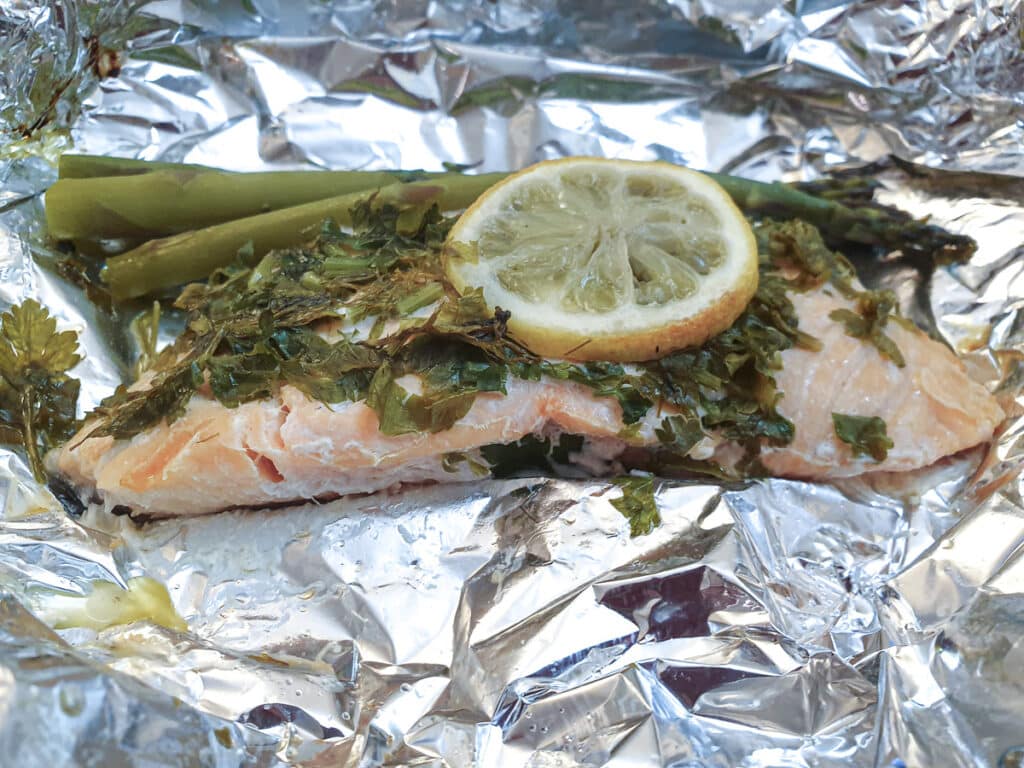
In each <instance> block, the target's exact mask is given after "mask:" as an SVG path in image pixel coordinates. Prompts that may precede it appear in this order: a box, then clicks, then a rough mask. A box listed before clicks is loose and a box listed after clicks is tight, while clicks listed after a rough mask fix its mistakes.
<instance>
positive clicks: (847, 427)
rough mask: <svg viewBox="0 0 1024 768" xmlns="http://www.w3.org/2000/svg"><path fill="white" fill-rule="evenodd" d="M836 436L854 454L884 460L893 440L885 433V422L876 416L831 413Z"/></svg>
mask: <svg viewBox="0 0 1024 768" xmlns="http://www.w3.org/2000/svg"><path fill="white" fill-rule="evenodd" d="M832 426H833V428H834V429H835V432H836V437H838V438H839V439H840V440H842V441H843V442H844V443H846V444H847V445H849V446H850V447H851V448H852V449H853V455H854V456H870V457H871V458H873V459H874V460H875V461H884V460H885V457H886V456H887V455H888V453H889V449H890V448H892V446H893V442H892V440H891V439H890V438H889V436H888V435H887V434H886V433H885V422H884V421H883V420H882V419H880V418H878V417H877V416H850V415H848V414H844V413H833V414H832Z"/></svg>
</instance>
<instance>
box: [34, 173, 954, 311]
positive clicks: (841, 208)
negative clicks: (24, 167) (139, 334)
mask: <svg viewBox="0 0 1024 768" xmlns="http://www.w3.org/2000/svg"><path fill="white" fill-rule="evenodd" d="M189 173H191V179H193V182H192V183H196V182H195V181H194V180H196V179H199V178H200V177H207V176H209V177H220V178H224V177H233V178H236V179H247V182H246V183H248V184H251V185H252V186H251V187H250V189H251V190H253V194H254V198H255V197H258V193H259V192H260V191H261V189H260V187H261V185H263V186H265V185H266V183H267V180H268V178H270V177H273V176H276V175H277V174H224V173H217V172H212V171H211V172H208V173H203V174H197V173H195V172H189V171H187V172H182V173H180V174H167V173H166V172H164V173H150V174H146V176H142V177H136V178H138V179H149V178H160V177H161V176H165V175H172V176H183V175H187V174H189ZM398 173H399V174H401V172H398ZM284 175H287V176H289V177H290V178H293V179H295V186H294V189H298V190H300V191H304V190H303V189H302V185H305V186H307V187H312V186H313V185H314V184H315V183H317V182H316V181H315V180H316V179H318V178H319V177H323V178H329V177H334V178H338V179H340V180H341V181H340V182H339V183H341V184H352V185H353V186H356V181H352V180H351V179H365V178H367V177H368V175H367V174H364V173H362V172H358V171H339V172H290V173H286V174H284ZM372 175H373V176H374V177H375V178H376V177H377V174H372ZM708 175H709V176H711V177H712V178H713V179H715V181H717V182H718V183H719V184H721V185H722V187H723V188H724V189H725V190H726V191H727V192H728V193H729V194H730V195H731V196H732V197H733V199H734V200H735V201H736V203H737V204H738V205H739V206H740V208H742V209H743V210H744V211H745V212H746V213H747V215H750V216H776V217H783V218H799V219H803V220H805V221H807V222H809V223H811V224H814V225H815V226H817V227H818V228H819V229H820V230H821V231H822V234H823V235H824V236H825V238H826V240H828V241H829V242H830V243H831V244H833V245H834V246H840V245H842V244H843V243H850V242H853V243H859V244H863V245H869V246H882V247H886V248H898V249H901V250H903V251H904V252H906V253H910V254H915V255H925V256H927V257H929V258H933V259H935V260H937V261H952V260H963V259H966V258H967V257H969V256H970V254H971V253H973V250H974V242H973V241H972V240H971V239H970V238H966V237H963V236H960V235H953V234H950V233H949V232H946V231H945V230H943V229H941V228H939V227H935V226H933V225H930V224H927V223H926V222H920V221H917V220H914V219H913V218H912V217H910V216H909V215H908V214H906V213H904V212H903V211H899V210H897V209H894V208H889V207H886V206H882V205H878V204H876V203H872V202H870V201H869V200H868V198H867V194H866V188H865V183H868V184H869V183H870V182H863V181H856V180H846V181H844V182H843V183H842V184H841V185H839V186H835V185H833V186H830V187H828V188H822V189H821V191H823V192H824V193H826V194H827V197H819V196H816V195H811V194H807V193H806V192H804V191H801V190H800V189H798V188H796V187H794V186H789V185H785V184H779V183H774V184H766V183H763V182H757V181H751V180H749V179H742V178H738V177H735V176H728V175H725V174H717V173H711V174H708ZM433 176H434V177H433V178H432V179H431V180H430V181H427V182H421V183H420V184H421V185H422V184H426V185H427V186H431V185H434V186H438V187H440V188H442V189H443V190H444V192H442V193H441V194H442V200H443V202H444V203H445V207H446V208H448V209H450V210H451V209H456V208H459V207H462V206H465V205H468V204H469V203H471V202H472V201H473V200H474V199H475V198H476V197H477V196H478V195H479V194H480V193H482V192H483V191H484V190H485V189H486V188H488V187H489V186H491V185H492V184H494V183H496V182H497V181H499V180H500V179H502V178H504V176H505V174H500V173H496V174H486V175H480V176H462V175H460V174H453V173H452V174H434V175H433ZM385 177H387V178H388V179H389V180H390V179H391V178H392V177H391V176H390V175H388V174H385ZM128 178H131V177H128ZM116 180H117V179H96V180H92V181H91V182H90V183H94V182H96V181H104V182H111V181H116ZM299 182H302V184H301V185H300V184H299ZM176 183H177V182H176ZM217 183H221V182H217ZM225 183H226V182H225ZM360 183H361V182H360ZM399 187H400V185H399ZM399 187H394V188H390V187H389V188H388V189H389V190H390V191H389V192H388V195H394V194H396V193H397V190H398V189H399ZM190 189H191V188H190ZM140 194H141V193H140ZM208 197H209V196H204V197H203V199H202V202H204V203H209V204H211V205H212V204H213V202H214V201H211V200H208V199H207V198H208ZM364 197H365V193H362V194H361V193H358V192H355V193H352V194H350V195H347V196H346V195H342V196H340V197H332V198H330V199H326V200H320V201H318V202H310V203H305V204H303V205H298V206H295V207H294V209H293V208H291V207H289V208H281V209H279V210H277V211H276V212H272V213H268V214H262V215H252V216H248V217H246V218H243V219H238V220H235V221H229V222H227V223H224V224H219V225H215V226H211V227H208V228H207V229H200V230H197V231H195V232H194V233H187V234H182V235H180V236H178V237H170V238H166V239H163V240H156V241H152V242H150V243H146V244H145V245H143V246H141V247H139V248H136V249H134V250H132V251H130V252H128V253H125V254H122V255H121V256H118V257H114V258H112V259H110V261H109V262H108V269H107V271H106V279H107V282H108V283H109V284H110V286H111V289H112V292H113V294H114V296H115V298H127V297H132V296H140V295H143V294H145V293H149V292H153V291H158V290H161V289H164V288H167V287H170V286H173V285H178V284H181V283H183V282H187V281H189V280H194V279H199V278H202V277H205V276H206V275H207V274H208V273H209V272H210V271H212V270H213V269H215V268H217V267H220V266H224V265H225V264H229V263H230V262H231V261H232V260H233V259H234V258H235V254H236V252H237V250H238V248H240V247H241V246H242V245H244V244H245V243H246V242H248V241H249V240H252V241H253V243H254V246H255V247H256V250H257V252H258V253H265V252H266V250H269V249H270V248H275V247H282V246H287V245H293V244H295V243H296V242H298V241H299V240H301V238H302V233H301V230H302V229H303V228H306V229H308V228H310V227H313V226H316V225H317V224H319V222H320V220H322V219H324V218H333V219H335V220H336V221H338V222H339V223H343V224H345V223H348V221H349V214H348V212H349V209H350V208H351V206H352V205H354V204H355V203H356V202H357V201H359V200H361V199H364ZM305 199H308V198H305ZM396 199H397V198H396ZM456 200H458V201H460V202H458V203H457V204H456V202H455V201H456ZM277 201H278V202H280V203H282V204H287V203H286V201H288V196H287V195H284V194H283V195H281V196H280V197H278V198H277ZM844 201H849V202H850V205H846V204H844ZM61 202H62V198H60V197H58V198H57V199H56V201H55V200H54V199H52V198H50V197H49V196H48V199H47V208H48V210H49V208H50V207H51V206H54V205H55V204H59V203H61ZM293 202H294V201H293ZM190 205H193V206H194V205H195V204H194V203H190ZM199 207H202V206H199ZM167 208H168V206H166V205H165V206H161V205H158V204H154V205H153V207H152V214H153V217H154V218H153V219H152V220H151V223H153V224H154V225H157V226H165V225H163V224H161V222H160V220H159V219H160V214H161V212H162V211H163V210H165V209H167ZM286 211H288V213H285V212H286ZM57 215H58V216H60V215H62V214H57ZM192 223H193V224H194V223H195V222H192ZM147 260H152V262H153V264H152V266H149V265H147V263H146V262H147ZM179 260H180V261H179Z"/></svg>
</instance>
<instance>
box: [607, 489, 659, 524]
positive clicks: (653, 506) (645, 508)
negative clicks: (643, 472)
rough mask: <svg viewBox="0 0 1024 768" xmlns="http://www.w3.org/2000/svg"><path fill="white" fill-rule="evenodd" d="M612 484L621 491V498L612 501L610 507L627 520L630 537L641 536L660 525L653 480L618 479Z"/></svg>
mask: <svg viewBox="0 0 1024 768" xmlns="http://www.w3.org/2000/svg"><path fill="white" fill-rule="evenodd" d="M614 482H615V485H617V486H618V487H619V488H621V489H622V496H621V497H619V498H617V499H612V506H613V507H615V508H616V509H617V510H619V512H621V513H622V515H623V517H625V518H626V519H627V520H629V535H630V536H643V535H645V534H648V533H650V532H651V531H653V530H654V527H655V526H657V525H660V524H661V515H659V514H658V502H657V500H656V499H655V498H654V479H653V478H650V477H620V478H616V480H615V481H614Z"/></svg>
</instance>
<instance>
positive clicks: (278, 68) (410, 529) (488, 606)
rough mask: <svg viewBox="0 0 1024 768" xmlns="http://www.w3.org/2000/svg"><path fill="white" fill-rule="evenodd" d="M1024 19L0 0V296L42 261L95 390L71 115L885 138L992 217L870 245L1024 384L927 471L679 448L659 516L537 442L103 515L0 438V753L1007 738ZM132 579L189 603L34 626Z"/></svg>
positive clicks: (54, 303) (617, 757)
mask: <svg viewBox="0 0 1024 768" xmlns="http://www.w3.org/2000/svg"><path fill="white" fill-rule="evenodd" d="M1022 25H1024V21H1022V16H1021V5H1020V3H1019V2H1014V1H1012V0H1007V1H1005V2H966V1H960V2H950V3H937V2H930V1H929V0H918V1H916V2H904V3H886V2H877V3H876V2H872V3H862V4H857V3H853V4H850V3H844V2H836V1H832V0H829V1H828V2H811V1H809V0H808V1H804V0H800V1H799V2H796V3H782V2H776V1H775V0H760V1H759V2H756V3H733V2H717V1H716V0H700V1H699V2H690V1H689V0H674V1H673V2H650V3H644V4H633V5H630V4H622V3H614V2H611V1H610V0H598V2H589V3H575V2H569V1H568V0H562V1H561V2H558V1H556V0H516V1H513V2H496V3H491V2H469V1H468V0H440V1H435V2H429V3H428V2H410V3H391V2H382V1H381V2H378V1H377V0H365V2H344V3H342V2H310V3H281V2H275V1H274V0H245V1H242V0H237V1H233V0H232V1H222V2H217V3H213V2H205V0H181V1H178V0H164V1H162V2H155V3H147V4H145V5H141V6H140V4H131V3H89V2H78V3H63V2H57V1H56V0H53V1H51V2H47V3H38V4H24V3H18V2H6V1H5V0H0V50H2V51H3V58H2V61H3V64H2V65H0V130H2V131H3V136H4V138H3V141H2V152H0V179H2V181H3V191H2V192H0V305H2V306H6V305H8V304H11V303H14V302H18V301H21V300H23V299H24V298H26V297H28V296H34V297H36V298H38V299H40V300H41V301H42V302H43V303H45V304H46V305H47V306H48V307H49V308H50V309H51V311H53V312H54V313H55V314H56V316H57V317H58V320H59V322H60V323H61V324H62V325H63V326H66V327H72V328H75V329H76V330H78V331H79V332H80V334H81V341H82V345H83V347H84V349H85V352H86V360H85V361H84V362H83V363H82V364H80V366H79V367H78V368H77V369H76V370H75V372H74V373H75V374H76V375H78V376H80V377H81V378H82V381H83V396H82V407H83V408H88V407H91V406H92V405H94V404H95V403H96V402H98V400H99V399H101V398H102V397H103V396H104V395H105V394H107V393H109V392H110V391H111V390H112V389H113V387H114V386H115V385H116V384H117V383H118V382H120V381H121V380H122V379H123V378H124V377H125V376H126V374H127V371H128V370H129V368H130V365H131V363H132V358H133V349H132V343H131V340H130V338H129V336H128V335H127V334H126V332H125V320H126V318H124V317H112V316H110V315H108V314H106V313H104V312H102V311H100V310H98V309H96V308H95V307H93V306H92V305H91V304H89V303H88V301H86V300H85V298H84V297H83V296H82V295H81V292H79V291H78V290H77V289H75V288H74V287H72V286H69V285H68V284H67V283H65V282H64V281H63V280H61V279H60V278H59V277H58V276H57V275H56V274H55V270H54V254H53V253H51V252H50V251H49V250H48V248H47V246H46V243H45V241H44V240H43V238H42V236H41V223H40V222H41V211H42V208H41V200H40V198H39V192H40V191H42V190H43V189H45V187H46V185H47V184H48V183H50V182H51V181H52V179H53V178H54V173H53V170H52V168H51V167H50V166H49V164H48V163H47V160H48V159H51V158H52V156H53V154H54V152H55V151H56V150H58V149H60V148H62V147H65V146H66V145H67V143H68V141H73V143H74V146H75V148H76V149H77V150H79V151H87V152H98V153H107V154H116V155H129V156H138V157H144V158H150V159H169V160H181V161H186V162H199V163H207V164H212V165H217V166H222V167H227V168H232V169H237V170H258V169H269V168H275V169H280V168H300V167H329V168H397V167H404V168H414V167H422V168H426V169H439V168H441V167H443V165H444V164H445V163H455V164H458V165H465V166H470V167H471V168H472V169H473V170H503V169H509V168H516V167H520V166H523V165H525V164H527V163H529V162H532V161H535V160H538V159H541V158H546V157H556V156H561V155H566V154H598V155H607V156H616V157H629V158H636V159H665V160H670V161H673V162H679V163H685V164H688V165H691V166H694V167H698V168H705V169H710V170H724V171H728V172H732V173H737V174H740V175H747V176H751V177H755V178H762V179H780V178H781V179H787V180H794V179H813V178H816V177H818V176H820V175H821V174H823V173H826V172H828V171H829V170H831V169H835V168H841V167H846V166H849V165H855V164H859V163H863V162H870V161H875V160H880V159H883V158H885V157H886V156H887V155H889V154H890V153H892V154H895V155H898V156H899V157H900V158H902V159H903V160H906V161H913V162H914V163H916V165H915V166H914V167H913V168H911V169H910V171H909V172H898V171H896V170H893V169H890V170H887V171H883V172H880V180H881V181H882V184H883V186H882V188H881V189H880V190H879V191H878V192H877V194H876V197H878V198H879V199H881V200H882V201H883V202H886V203H890V204H894V205H898V206H900V207H902V208H904V209H906V210H908V211H910V212H911V213H913V214H915V215H918V216H930V217H931V218H932V219H933V220H935V221H936V222H937V223H940V224H942V225H944V226H947V227H949V228H950V229H952V230H954V231H957V232H963V233H966V234H969V235H971V236H973V237H974V238H976V239H977V241H978V243H979V250H978V252H977V254H975V256H974V258H973V259H972V260H971V262H970V263H969V264H965V265H960V266H954V267H949V268H941V269H935V270H931V269H927V268H924V267H922V266H921V265H918V264H910V263H906V262H905V260H903V259H900V258H887V259H884V260H882V261H881V262H879V263H876V264H873V265H871V269H870V270H869V271H868V272H866V273H865V274H866V277H867V278H868V279H869V281H870V282H871V283H873V284H877V285H884V286H887V287H891V288H893V289H894V290H895V291H896V292H897V294H898V295H899V297H900V299H901V302H902V304H903V309H904V311H905V312H907V313H908V314H909V315H910V316H912V317H914V318H915V319H916V320H917V321H918V322H920V323H922V324H924V325H925V326H926V327H928V328H930V329H931V330H932V331H933V332H934V333H935V334H937V335H938V336H940V337H941V338H943V339H944V340H946V341H947V342H948V343H949V344H950V345H951V346H953V347H954V348H955V349H957V351H958V352H959V353H960V354H961V355H962V356H963V357H964V359H965V360H966V361H967V364H968V365H969V367H970V370H971V372H972V374H973V375H975V376H976V377H977V378H978V379H979V380H981V381H984V382H986V383H987V384H988V385H989V386H991V388H992V389H993V390H994V391H995V392H997V394H998V396H999V397H1000V399H1001V402H1002V404H1003V406H1004V408H1005V409H1006V411H1007V413H1008V418H1007V421H1006V423H1005V425H1004V427H1003V429H1002V431H1001V433H1000V434H999V436H998V439H997V440H996V441H995V444H994V445H993V446H992V447H991V449H990V450H988V451H984V450H982V451H976V452H973V453H971V454H969V455H965V456H961V457H956V458H954V459H950V460H948V461H945V462H943V463H941V464H940V465H939V466H936V467H933V468H930V469H929V470H927V471H923V472H919V473H914V475H912V476H911V475H905V476H868V477H865V478H857V479H851V480H845V481H842V482H839V483H836V484H834V485H817V484H807V483H798V482H791V481H784V480H769V481H763V482H758V483H752V484H749V485H745V486H742V487H728V488H721V487H718V486H713V485H707V484H699V483H683V482H662V483H661V484H660V485H659V487H658V492H657V499H658V503H659V507H660V510H661V516H662V519H663V521H664V522H663V524H662V525H661V526H659V527H658V528H656V529H655V531H654V532H653V533H651V534H650V535H647V536H643V537H638V538H634V539H631V538H630V537H629V535H628V526H627V524H626V521H625V520H624V519H623V518H622V517H621V515H620V514H619V513H618V512H617V511H616V510H615V508H614V507H613V506H612V504H611V503H610V502H611V500H612V499H613V498H615V496H616V495H617V494H619V493H620V492H621V491H619V490H618V489H617V488H616V487H615V486H614V485H612V484H609V483H607V482H604V481H591V482H585V481H570V480H559V479H551V478H547V479H545V478H534V479H523V480H511V481H487V482H480V483H475V484H472V485H458V486H448V487H435V488H424V489H416V490H408V491H406V492H404V493H402V494H399V495H388V494H380V495H376V496H372V497H367V498H359V499H349V500H343V501H338V502H334V503H331V504H326V505H310V506H306V507H301V508H297V509H290V510H278V511H266V512H253V513H245V514H241V513H227V514H221V515H216V516H211V517H205V518H199V519H192V520H186V521H180V522H179V521H164V522H158V523H153V524H149V525H146V526H141V527H138V526H134V525H131V524H127V523H125V522H124V521H118V520H115V521H111V520H109V519H108V520H102V521H101V520H95V519H87V520H82V519H77V518H73V517H69V516H68V515H65V514H64V512H63V511H62V510H61V508H60V506H59V504H58V502H57V501H56V499H55V498H54V497H53V496H52V495H50V493H49V492H48V491H47V490H46V489H42V488H40V487H39V486H37V485H36V484H35V483H34V482H33V481H32V479H31V474H30V473H28V472H27V470H26V468H25V466H24V464H23V462H22V461H21V459H20V458H19V457H18V456H17V455H16V454H14V453H11V452H7V451H3V452H0V497H2V499H3V502H4V503H3V517H2V519H0V592H2V594H0V743H2V746H3V749H2V752H3V754H4V755H11V756H12V757H11V758H8V759H11V760H15V762H16V763H17V764H18V765H21V766H27V767H31V766H37V765H38V766H48V767H49V766H53V765H83V766H84V765H144V764H153V762H154V761H155V760H157V759H159V761H160V762H159V764H161V765H174V766H179V765H180V766H193V765H195V766H200V765H202V766H225V768H226V767H227V766H273V765H309V766H322V765H351V766H360V767H363V766H367V767H368V766H407V765H431V766H467V765H481V766H534V767H539V766H576V765H593V766H597V765H608V766H627V765H628V766H644V765H652V766H653V765H673V766H745V767H748V768H754V767H755V766H765V767H766V768H767V767H768V766H780V765H786V766H832V765H835V766H839V765H863V766H899V765H903V766H940V765H941V766H987V765H1004V766H1011V765H1017V764H1020V762H1021V760H1022V759H1024V736H1022V731H1021V727H1020V722H1021V718H1022V715H1024V673H1022V671H1021V670H1024V663H1022V661H1024V651H1022V648H1024V646H1022V642H1024V641H1022V640H1021V637H1022V616H1024V603H1022V597H1021V595H1022V594H1024V566H1022V559H1024V554H1022V553H1024V509H1022V505H1024V503H1022V500H1021V499H1022V496H1021V480H1020V468H1021V454H1022V447H1024V438H1022V430H1024V420H1022V418H1021V415H1022V413H1024V396H1022V384H1024V377H1022V374H1021V367H1020V361H1021V359H1022V357H1021V354H1022V352H1024V336H1022V331H1021V329H1022V327H1024V326H1022V323H1021V320H1020V311H1021V307H1022V306H1024V280H1022V277H1021V267H1020V264H1021V263H1022V262H1021V258H1020V257H1021V255H1022V252H1021V247H1022V237H1021V233H1022V232H1024V183H1022V182H1021V181H1020V179H1019V178H1018V177H1019V176H1020V175H1021V174H1022V173H1024V154H1022V152H1021V149H1020V148H1021V146H1024V144H1022V139H1024V135H1022V130H1024V129H1022V124H1021V122H1020V120H1019V115H1020V109H1021V106H1022V102H1024V91H1022V86H1021V83H1024V54H1022V49H1021V45H1020V39H1021V34H1022V29H1024V26H1022ZM97 50H109V51H117V52H118V53H119V56H118V57H117V63H118V65H119V72H117V73H115V72H113V71H109V70H108V71H106V72H102V71H100V70H99V69H98V68H96V67H94V66H93V65H94V64H95V63H96V60H97V58H96V55H95V53H96V51H97ZM102 74H106V75H108V76H107V77H105V78H102V79H99V78H100V75H102ZM54 94H58V96H57V98H55V99H53V100H52V103H51V99H50V97H51V96H53V95H54ZM33 126H34V128H33V130H29V131H20V132H19V128H25V127H33ZM39 129H42V130H41V131H40V130H39ZM25 133H29V134H35V136H34V138H33V139H32V140H28V139H26V138H25V136H24V134H25ZM931 168H942V169H943V170H941V171H940V170H932V169H931ZM952 171H956V172H952ZM1000 174H1002V175H1000ZM1007 174H1016V175H1017V176H1013V175H1007ZM100 528H103V529H104V530H99V529H100ZM142 576H148V577H150V578H152V579H155V580H156V581H157V582H159V583H161V584H163V585H165V586H166V588H167V594H168V595H169V598H170V601H171V603H172V604H173V606H174V609H175V610H176V611H177V613H178V614H179V615H180V617H181V618H182V619H184V621H185V622H186V623H187V630H185V631H181V630H180V629H173V628H168V627H167V626H164V624H167V622H162V623H161V622H160V621H159V620H157V617H156V616H154V617H153V619H154V620H153V621H141V622H135V623H131V624H115V625H113V626H109V627H107V628H105V629H102V630H100V631H97V630H92V629H86V628H83V627H76V626H65V627H63V628H60V629H53V628H52V627H48V626H46V625H45V624H44V623H43V622H42V621H41V620H40V617H49V618H50V619H51V621H52V619H53V616H54V615H55V614H54V611H53V610H52V609H51V610H44V608H45V607H46V606H52V605H62V604H65V603H63V602H61V601H66V600H67V599H75V598H88V596H89V595H91V594H93V593H95V592H96V585H97V584H99V583H108V584H110V585H115V586H116V587H117V588H123V589H126V590H128V589H130V585H131V584H132V583H133V580H135V579H138V578H139V577H142ZM57 623H58V624H59V623H60V622H57ZM72 624H73V622H72ZM62 626H63V625H62ZM155 756H159V758H157V757H155Z"/></svg>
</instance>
